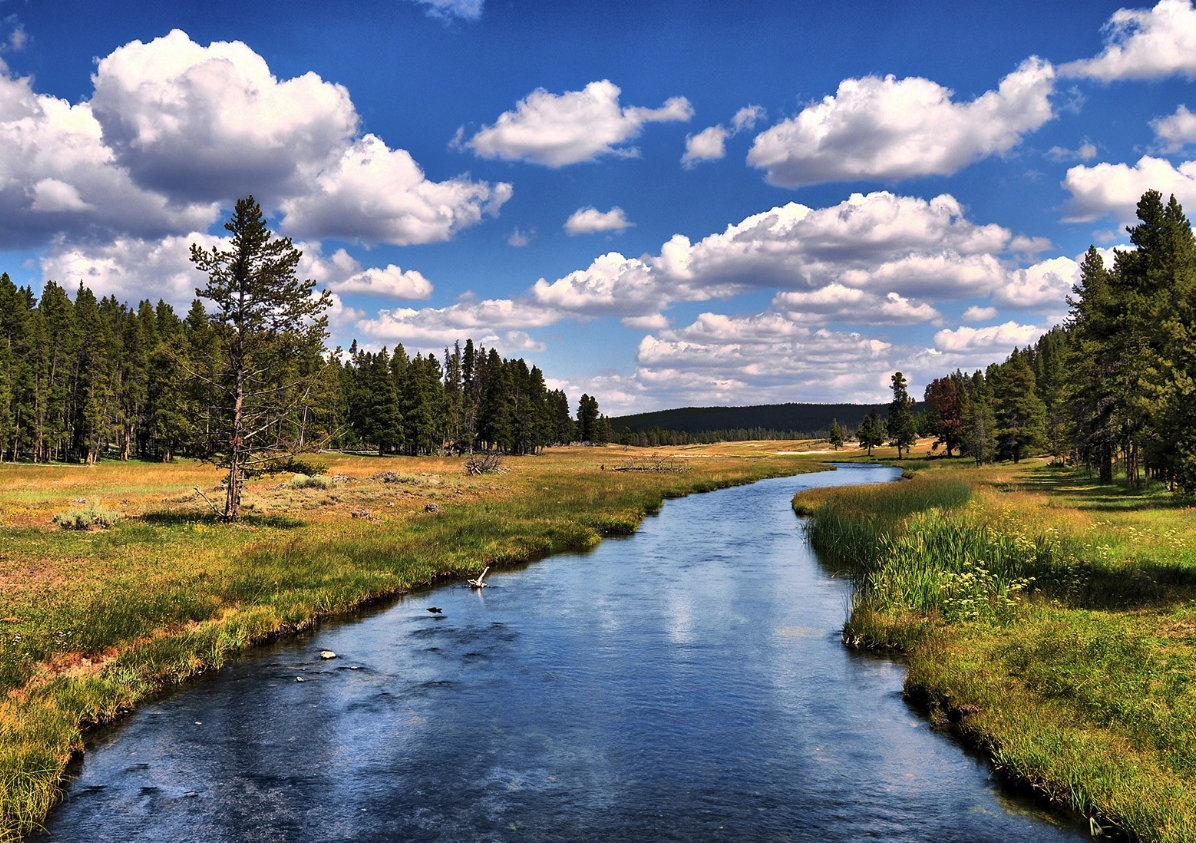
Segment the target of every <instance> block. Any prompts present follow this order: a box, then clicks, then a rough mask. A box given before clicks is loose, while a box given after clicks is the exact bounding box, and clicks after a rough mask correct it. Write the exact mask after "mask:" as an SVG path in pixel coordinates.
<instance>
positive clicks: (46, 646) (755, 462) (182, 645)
mask: <svg viewBox="0 0 1196 843" xmlns="http://www.w3.org/2000/svg"><path fill="white" fill-rule="evenodd" d="M787 444H788V445H789V446H790V447H792V443H767V447H762V446H761V444H760V443H739V444H737V445H735V446H713V447H706V448H672V449H661V450H662V452H667V453H668V455H669V456H670V457H675V458H677V459H678V460H682V461H684V463H685V465H686V467H687V468H686V470H685V471H683V472H677V473H650V472H635V473H619V472H611V471H602V470H601V468H600V465H601V464H602V463H604V462H605V463H613V462H614V461H615V460H616V459H618V458H619V457H620V456H624V457H625V454H624V453H623V451H622V450H621V449H617V448H609V449H601V448H576V449H563V450H560V451H552V452H549V453H548V454H547V455H545V456H543V457H528V458H522V459H510V460H508V461H507V467H508V468H510V469H511V471H510V472H509V473H507V474H503V475H490V476H484V477H465V476H464V475H463V473H462V471H461V465H462V460H460V459H450V458H444V459H422V460H414V459H397V458H390V459H386V458H371V457H348V456H346V457H327V456H322V457H321V461H328V462H329V463H330V466H329V470H328V473H327V475H325V476H327V477H329V478H331V477H333V476H337V477H341V478H348V479H347V480H338V481H337V482H335V483H332V484H331V485H330V488H324V487H322V486H321V484H314V485H309V484H307V483H303V482H300V483H291V482H290V479H289V478H284V479H282V480H281V482H280V480H279V479H271V478H263V479H262V480H261V481H258V482H256V483H254V484H252V485H251V486H250V487H249V489H248V492H247V494H246V505H247V507H248V508H249V515H248V517H247V518H246V519H245V521H244V522H243V523H241V524H237V525H222V524H219V523H217V522H216V520H215V517H214V516H213V515H212V513H211V511H210V509H208V508H207V506H206V504H204V503H203V502H202V501H201V500H200V499H199V497H198V495H195V494H194V492H193V491H192V490H193V489H194V488H195V487H198V488H200V489H201V490H204V491H205V492H208V490H211V489H213V487H214V485H215V483H216V481H217V479H218V475H217V474H216V473H215V472H214V471H213V470H212V469H210V468H207V467H204V466H200V465H198V464H191V463H182V464H178V465H170V466H158V465H153V464H135V465H122V464H111V463H105V464H102V465H100V466H98V467H95V468H90V469H88V468H82V467H79V468H75V469H72V468H67V467H59V466H55V467H45V466H9V465H4V466H0V843H10V842H11V841H14V840H16V839H19V837H20V836H22V835H23V834H26V833H28V832H29V831H30V830H31V829H32V828H35V827H36V826H37V824H38V823H39V822H40V821H41V820H42V819H43V818H44V817H45V815H46V812H47V811H48V810H49V809H50V807H51V806H52V805H53V803H54V801H55V799H56V798H57V796H58V792H59V785H60V783H61V776H62V775H63V773H64V770H65V768H66V764H67V762H68V761H69V760H70V758H71V757H72V755H73V754H75V753H78V752H80V751H81V750H82V747H83V735H84V733H85V731H86V729H87V727H88V726H89V725H91V724H96V723H102V722H106V721H109V720H111V719H113V718H116V717H119V716H121V714H123V713H124V712H127V711H128V710H130V709H131V708H133V707H134V706H135V705H136V704H137V703H138V702H139V701H140V700H142V699H144V698H145V697H146V696H147V695H149V694H152V693H154V692H156V691H157V690H159V689H161V688H162V687H164V686H166V685H169V684H172V683H178V682H182V681H185V680H187V679H188V678H190V677H192V676H194V675H196V674H197V673H200V672H202V671H205V670H209V669H213V668H216V667H219V666H220V665H221V664H223V663H224V662H225V661H226V660H227V659H228V658H230V657H231V656H233V655H234V654H235V653H236V652H237V651H238V650H240V649H241V648H243V647H245V646H249V645H252V644H253V643H255V642H259V641H262V640H265V639H268V638H270V637H273V636H276V635H279V634H287V633H290V632H294V631H297V630H301V629H305V628H308V627H310V626H311V625H313V624H315V623H318V622H319V620H320V619H321V618H323V617H328V616H333V615H338V614H343V613H347V612H350V611H353V610H354V609H355V608H358V607H360V606H361V605H363V604H366V603H369V602H371V601H375V600H378V599H381V598H385V597H388V596H391V595H396V594H400V593H403V592H405V591H409V590H411V589H414V588H418V587H422V586H427V585H429V584H432V583H435V582H437V581H441V580H444V579H447V578H462V577H465V576H467V575H468V576H474V575H476V574H477V573H479V572H480V571H481V570H482V569H483V567H485V566H486V565H491V566H502V565H507V564H514V563H519V562H525V561H529V560H533V559H536V558H540V557H542V556H544V555H546V554H549V553H552V552H555V551H561V550H579V549H585V548H589V547H593V546H594V545H595V544H596V543H598V542H599V541H600V540H601V539H602V537H604V536H610V535H624V534H628V533H631V532H633V531H634V530H635V529H636V528H637V527H638V525H639V524H640V522H641V521H642V520H643V518H644V516H645V515H647V514H649V513H653V512H656V511H657V510H659V509H660V507H661V505H662V504H663V502H664V501H665V500H666V499H667V498H670V497H678V496H681V495H686V494H690V493H693V492H697V491H706V490H710V489H715V488H719V487H723V486H728V485H733V484H739V483H747V482H751V481H754V480H758V479H762V478H764V477H773V476H780V475H787V474H796V473H801V472H803V471H811V470H818V469H819V468H820V467H819V466H818V465H817V464H816V463H814V462H813V461H812V460H810V459H809V458H802V457H800V456H787V455H779V454H777V453H776V451H777V450H784V448H785V446H786V445H787ZM399 469H401V471H398V472H397V473H398V474H400V475H401V477H402V479H403V480H404V481H406V482H398V483H387V482H384V480H383V479H372V478H376V477H377V476H378V475H379V474H385V473H386V472H388V471H396V470H399ZM82 497H86V498H87V499H88V500H89V501H90V500H93V499H98V500H102V501H103V502H104V503H105V504H106V505H108V506H111V507H116V508H117V509H118V511H119V512H120V514H121V516H122V518H121V520H120V521H119V522H118V523H116V524H115V526H113V527H111V528H110V529H107V530H103V531H95V532H83V531H66V530H58V529H55V528H54V527H53V525H52V520H51V519H52V516H53V514H54V513H55V512H60V511H62V509H63V507H64V505H67V504H69V502H70V501H71V500H74V499H76V498H82ZM429 503H435V504H436V506H437V508H438V509H439V511H437V512H426V511H425V507H426V505H427V504H429Z"/></svg>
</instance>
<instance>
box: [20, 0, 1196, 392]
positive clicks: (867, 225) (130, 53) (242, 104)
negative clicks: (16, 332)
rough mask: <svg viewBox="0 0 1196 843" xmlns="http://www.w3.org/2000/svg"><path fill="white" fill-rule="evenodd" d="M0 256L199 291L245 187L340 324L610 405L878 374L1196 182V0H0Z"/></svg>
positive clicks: (974, 323)
mask: <svg viewBox="0 0 1196 843" xmlns="http://www.w3.org/2000/svg"><path fill="white" fill-rule="evenodd" d="M0 43H2V46H0V61H2V62H3V72H2V73H0V144H3V147H4V154H3V155H2V156H0V216H3V220H0V251H3V255H0V268H3V269H5V270H6V271H7V272H8V273H9V274H10V276H12V277H13V279H14V280H16V281H17V282H18V283H20V284H22V285H23V284H32V285H33V287H34V289H35V290H39V289H40V287H41V285H42V283H43V282H44V280H45V279H53V280H55V281H57V282H58V283H60V284H62V285H64V286H66V287H67V288H68V290H73V289H74V287H75V286H77V284H78V283H79V281H80V280H82V281H83V282H84V283H86V284H87V285H88V286H89V287H91V288H92V289H93V290H95V291H96V292H97V293H98V294H100V295H106V294H109V293H111V294H114V295H116V296H117V297H118V298H120V299H121V300H124V301H128V302H130V303H135V302H136V301H138V300H140V299H143V298H149V299H151V300H154V301H156V300H157V299H158V298H164V299H166V300H167V301H169V302H171V303H172V304H174V305H175V306H176V308H179V309H185V308H186V307H187V306H188V305H189V303H190V300H191V299H192V298H193V297H194V289H195V287H196V286H198V285H201V284H202V282H203V278H202V277H201V276H199V275H198V273H196V272H195V271H194V270H193V269H192V268H191V267H190V264H189V263H188V261H187V254H188V248H187V247H188V245H189V244H190V243H195V242H198V243H201V244H202V245H211V244H215V243H217V242H218V238H219V237H220V235H221V233H222V230H221V225H222V223H223V221H224V220H225V219H226V218H227V215H228V210H229V208H230V207H231V205H232V203H233V202H234V201H235V200H236V199H237V198H238V197H240V196H243V195H246V194H249V193H252V194H254V195H255V196H256V197H257V198H258V199H259V201H261V203H262V205H263V207H264V208H265V210H266V212H267V214H268V216H269V219H270V221H271V224H272V225H273V227H274V228H275V230H277V231H279V232H280V233H282V234H285V235H287V236H290V237H292V238H293V239H294V240H295V242H296V243H297V244H298V245H299V246H300V248H302V249H303V251H304V254H305V261H304V265H303V270H304V272H305V273H306V274H307V275H308V276H309V277H312V278H314V279H316V280H317V281H318V282H319V283H320V284H321V285H322V286H324V287H326V288H328V289H330V290H331V291H333V292H334V293H335V296H336V309H335V312H334V314H333V323H332V333H333V336H332V342H333V343H339V344H341V345H344V346H347V345H348V343H349V341H350V340H352V339H354V338H356V339H357V340H358V341H359V342H360V343H362V344H364V345H366V346H368V347H372V348H378V347H381V346H383V345H385V346H388V347H393V346H394V345H395V344H396V343H399V342H401V343H403V344H404V346H405V347H406V348H407V350H408V351H409V352H410V353H414V352H416V351H424V352H427V351H437V350H442V349H443V348H444V347H445V346H446V345H448V344H451V343H452V341H453V340H454V339H458V338H459V339H462V340H464V339H465V338H466V337H472V338H473V339H474V340H475V341H480V342H483V343H484V344H485V345H487V346H494V347H497V348H498V349H499V350H500V351H501V352H502V353H503V354H504V355H508V356H523V357H525V358H527V359H529V360H530V361H533V362H535V363H537V364H539V365H540V366H541V368H543V369H544V371H545V372H546V373H547V374H548V375H549V377H550V381H551V383H552V385H553V386H556V387H562V388H564V389H566V390H567V391H568V392H569V394H570V395H571V397H572V399H573V400H574V401H576V400H577V398H578V397H579V396H580V395H581V393H582V392H583V391H584V392H590V393H591V394H595V395H597V396H598V398H599V401H600V404H601V407H602V409H603V410H604V411H605V412H608V413H612V414H618V413H622V412H631V411H641V410H650V409H658V408H665V407H676V406H686V405H740V404H749V403H763V402H782V401H872V400H879V399H883V398H884V397H885V396H886V394H887V384H888V377H889V374H891V372H892V371H894V370H895V369H901V370H902V371H904V372H906V374H907V375H908V376H909V378H910V380H911V384H912V386H913V389H914V390H915V391H920V390H921V389H922V388H923V387H924V385H925V384H926V382H927V381H928V380H929V379H930V378H933V377H936V376H939V375H941V374H944V373H946V372H948V371H951V370H954V369H955V368H956V367H962V368H965V369H969V368H975V367H982V366H984V365H986V364H987V363H989V362H992V361H993V360H998V359H1002V358H1004V357H1005V356H1006V355H1007V354H1008V353H1009V351H1010V350H1012V348H1013V347H1014V346H1015V345H1025V344H1027V343H1030V342H1032V341H1033V340H1034V339H1035V338H1036V337H1037V336H1038V335H1039V334H1041V333H1042V331H1044V330H1046V329H1048V328H1050V327H1051V326H1052V325H1054V324H1057V323H1058V322H1059V321H1060V320H1062V319H1063V318H1064V317H1065V316H1066V313H1067V304H1066V296H1067V293H1068V292H1069V290H1070V287H1071V284H1072V283H1073V281H1074V276H1075V271H1076V264H1075V260H1076V258H1077V257H1078V256H1080V255H1081V254H1082V253H1083V252H1084V250H1085V249H1087V248H1088V246H1089V245H1090V244H1095V245H1096V246H1098V247H1099V248H1102V249H1112V248H1114V247H1118V246H1124V244H1125V237H1124V226H1125V224H1126V223H1128V222H1132V219H1133V208H1134V203H1135V201H1136V199H1137V197H1138V196H1139V195H1140V194H1141V193H1142V192H1143V191H1144V190H1145V189H1147V188H1150V187H1154V188H1156V189H1159V190H1161V191H1163V192H1164V194H1169V193H1175V194H1176V196H1177V197H1178V198H1179V200H1180V201H1181V202H1182V203H1184V204H1185V205H1187V206H1188V207H1189V208H1191V207H1193V206H1196V160H1194V159H1196V114H1194V112H1193V111H1190V110H1189V109H1196V96H1193V80H1194V79H1196V10H1194V9H1193V7H1192V5H1191V0H1162V2H1159V3H1158V4H1157V5H1155V6H1142V7H1129V8H1126V7H1121V6H1119V5H1118V4H1117V3H1103V2H1089V3H1083V4H1078V3H1042V2H1036V3H1029V2H1009V3H1002V4H991V3H985V4H977V3H967V2H941V3H940V2H922V3H881V2H876V3H872V2H864V3H857V4H853V5H851V6H850V7H844V6H842V5H841V4H840V5H838V6H837V5H835V4H826V3H806V2H797V0H775V1H774V0H758V2H752V3H726V2H723V1H722V0H717V1H714V2H707V0H685V2H672V0H665V2H643V0H638V1H637V2H623V0H613V2H602V3H592V2H591V3H581V2H570V0H558V2H521V0H505V2H501V1H500V0H385V1H383V0H362V2H358V3H354V4H338V3H328V2H326V1H325V2H320V3H315V2H291V3H287V4H285V5H283V4H268V3H259V4H244V3H240V2H237V3H229V2H204V3H185V4H184V3H174V4H171V3H166V4H157V5H155V6H152V7H151V6H148V5H147V4H143V3H133V2H123V0H117V2H106V3H102V4H99V3H94V2H88V3H83V2H74V0H65V2H59V3H54V4H47V3H36V2H25V3H22V2H18V0H0Z"/></svg>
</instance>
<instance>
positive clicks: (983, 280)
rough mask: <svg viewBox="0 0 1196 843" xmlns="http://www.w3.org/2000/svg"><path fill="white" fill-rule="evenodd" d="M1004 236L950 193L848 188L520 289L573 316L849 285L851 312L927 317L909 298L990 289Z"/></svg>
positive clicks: (1007, 236) (1000, 275)
mask: <svg viewBox="0 0 1196 843" xmlns="http://www.w3.org/2000/svg"><path fill="white" fill-rule="evenodd" d="M1013 242H1015V241H1014V238H1013V236H1012V233H1011V232H1010V231H1009V230H1008V229H1006V228H1003V227H1001V226H998V225H977V224H976V223H973V222H971V221H970V220H968V219H967V218H966V216H965V215H964V211H963V208H962V206H960V204H959V202H958V201H957V200H955V199H954V198H953V197H951V196H947V195H943V196H937V197H935V198H934V199H931V200H925V199H918V198H913V197H906V196H896V195H894V194H891V193H887V192H878V193H871V194H868V195H862V194H853V195H852V196H851V197H850V198H849V199H847V200H846V201H844V202H841V203H839V204H837V205H833V206H830V207H827V208H820V209H813V208H809V207H806V206H805V205H800V204H797V203H789V204H787V205H784V206H781V207H777V208H772V209H771V210H769V211H765V212H763V213H760V214H754V215H752V216H750V217H747V218H746V219H744V220H742V221H741V222H738V223H735V224H734V225H730V226H728V227H727V228H726V230H725V231H723V232H721V233H718V234H712V235H709V236H708V237H705V238H703V239H701V240H699V241H697V242H696V243H695V242H691V241H690V240H689V238H687V237H685V236H683V235H674V236H673V237H672V238H671V239H670V240H668V241H667V242H666V243H664V244H663V246H662V247H661V249H660V253H659V254H658V255H644V256H642V257H639V258H631V257H626V256H624V255H622V254H620V253H618V252H610V253H608V254H605V255H602V256H601V257H599V258H597V259H595V260H594V261H593V262H592V263H591V264H590V266H588V267H587V268H585V269H580V270H576V271H574V272H571V273H569V274H568V275H565V276H563V277H562V278H559V279H557V280H556V281H552V282H549V281H548V280H546V279H543V278H542V279H540V280H539V281H537V282H536V284H535V286H534V287H533V289H532V295H533V296H534V297H535V299H536V300H537V301H541V302H543V303H544V304H545V305H546V306H550V307H553V308H555V309H559V310H565V311H569V312H572V313H575V314H577V315H581V316H598V315H617V316H637V315H641V314H644V313H659V312H661V311H663V310H664V309H666V308H667V307H668V306H669V305H670V304H672V303H674V302H678V301H705V300H708V299H711V298H725V297H729V296H732V295H735V294H736V293H739V292H742V291H744V290H748V289H760V288H768V287H775V288H779V289H781V290H792V291H796V292H800V293H812V292H816V291H822V290H825V289H826V288H833V289H834V290H841V289H852V290H857V291H860V292H861V293H867V294H868V297H861V299H860V300H861V301H863V300H864V298H867V300H868V301H869V302H871V303H873V304H875V307H869V308H860V309H859V310H858V311H857V315H858V316H860V317H869V318H877V319H879V320H880V321H881V322H884V323H890V322H897V321H903V320H904V321H909V320H915V319H921V318H923V317H925V318H930V319H933V318H936V315H935V314H934V313H932V309H926V307H924V306H923V305H922V304H921V303H918V302H916V301H914V300H915V299H918V298H926V297H930V296H934V297H938V298H946V299H961V298H967V297H969V296H973V295H988V294H990V293H991V292H992V291H994V290H995V289H997V288H998V287H1000V286H1001V285H1002V284H1003V283H1005V281H1006V277H1007V272H1008V270H1007V269H1006V267H1005V266H1004V265H1003V264H1002V262H1001V260H1000V259H999V258H998V257H997V255H999V254H1001V253H1003V252H1005V251H1006V250H1007V249H1009V248H1010V247H1011V245H1012V243H1013ZM835 285H837V286H835ZM890 294H893V296H895V298H890ZM824 295H830V298H833V295H832V294H824ZM795 301H796V299H795ZM812 302H813V299H810V300H808V301H807V302H806V304H807V305H811V304H812ZM829 312H830V311H828V313H829ZM836 312H837V311H836Z"/></svg>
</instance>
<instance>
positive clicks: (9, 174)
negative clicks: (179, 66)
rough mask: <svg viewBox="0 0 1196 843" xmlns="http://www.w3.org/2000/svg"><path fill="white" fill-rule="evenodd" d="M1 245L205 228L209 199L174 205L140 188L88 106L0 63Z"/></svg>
mask: <svg viewBox="0 0 1196 843" xmlns="http://www.w3.org/2000/svg"><path fill="white" fill-rule="evenodd" d="M0 146H3V149H4V153H3V155H0V247H15V248H29V247H32V246H36V245H39V244H40V243H44V242H45V241H46V240H47V239H49V238H50V237H51V236H52V235H53V234H54V233H55V232H60V231H71V232H72V233H73V234H74V235H76V236H77V237H97V238H98V237H104V236H108V235H109V234H110V233H111V232H114V231H116V232H122V231H123V232H131V233H134V234H136V235H140V236H152V235H156V234H163V233H166V232H169V231H179V230H183V231H187V230H191V229H193V228H206V227H207V226H208V225H209V224H210V223H211V222H212V221H213V220H214V219H215V218H216V215H217V213H218V208H217V206H216V205H215V204H213V203H209V202H203V201H198V202H189V201H178V202H172V201H170V200H168V199H167V198H166V197H165V196H163V195H161V194H159V193H156V192H154V191H151V190H146V189H144V188H142V187H140V186H138V185H137V184H136V183H135V182H134V181H133V179H132V178H130V176H129V173H128V171H127V170H125V169H124V168H123V167H122V166H121V165H120V164H119V162H118V161H117V160H116V157H115V155H114V154H113V152H112V150H111V149H110V148H109V147H107V146H105V144H104V138H103V130H102V128H101V126H100V123H99V122H98V121H97V120H96V118H95V114H94V113H93V111H92V108H91V105H90V104H88V103H80V104H77V105H71V104H70V103H68V102H66V101H65V100H60V99H57V98H55V97H50V96H44V95H41V94H37V93H35V92H34V91H33V88H32V85H31V82H30V80H29V79H14V78H11V77H10V76H9V75H8V74H7V72H6V70H5V69H4V68H3V66H2V65H0Z"/></svg>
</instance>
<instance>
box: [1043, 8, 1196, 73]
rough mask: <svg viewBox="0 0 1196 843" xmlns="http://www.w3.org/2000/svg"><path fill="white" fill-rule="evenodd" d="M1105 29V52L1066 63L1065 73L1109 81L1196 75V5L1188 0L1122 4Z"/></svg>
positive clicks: (1062, 69)
mask: <svg viewBox="0 0 1196 843" xmlns="http://www.w3.org/2000/svg"><path fill="white" fill-rule="evenodd" d="M1105 31H1106V44H1105V49H1104V50H1102V51H1101V53H1100V55H1098V56H1096V57H1094V58H1091V59H1084V60H1082V61H1074V62H1070V63H1068V64H1065V65H1062V66H1061V67H1060V68H1059V72H1060V74H1061V75H1066V76H1088V77H1092V78H1095V79H1102V80H1104V81H1106V82H1108V81H1111V80H1114V79H1156V78H1159V77H1163V76H1171V75H1175V74H1181V75H1183V76H1187V77H1188V78H1189V79H1191V78H1193V77H1196V9H1193V8H1192V4H1191V3H1190V2H1189V0H1159V4H1158V5H1157V6H1155V7H1154V8H1153V9H1118V10H1117V11H1116V12H1114V13H1113V16H1112V17H1111V18H1109V22H1108V23H1107V24H1106V25H1105Z"/></svg>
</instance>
